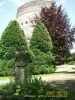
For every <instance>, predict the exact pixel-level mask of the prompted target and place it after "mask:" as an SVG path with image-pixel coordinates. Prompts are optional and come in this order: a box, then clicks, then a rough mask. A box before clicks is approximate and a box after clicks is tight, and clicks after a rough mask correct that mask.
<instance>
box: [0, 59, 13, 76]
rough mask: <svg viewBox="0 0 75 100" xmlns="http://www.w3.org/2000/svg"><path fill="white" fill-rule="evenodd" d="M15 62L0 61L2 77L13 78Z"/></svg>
mask: <svg viewBox="0 0 75 100" xmlns="http://www.w3.org/2000/svg"><path fill="white" fill-rule="evenodd" d="M13 65H14V62H13V61H12V60H0V76H11V75H13V74H14V72H13Z"/></svg>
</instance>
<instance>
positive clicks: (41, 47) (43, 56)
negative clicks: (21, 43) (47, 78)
mask: <svg viewBox="0 0 75 100" xmlns="http://www.w3.org/2000/svg"><path fill="white" fill-rule="evenodd" d="M30 50H32V52H33V53H34V55H35V59H34V61H33V62H32V63H33V64H31V66H33V67H34V70H33V73H34V74H40V73H48V72H47V68H46V67H47V66H49V67H51V65H54V57H53V56H52V53H51V52H52V41H51V38H50V36H49V33H48V31H47V29H46V27H45V26H44V25H43V24H42V23H40V22H39V21H37V23H36V26H35V28H34V31H33V35H32V37H31V40H30ZM45 65H47V66H45ZM42 66H43V67H42Z"/></svg>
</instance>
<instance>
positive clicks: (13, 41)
mask: <svg viewBox="0 0 75 100" xmlns="http://www.w3.org/2000/svg"><path fill="white" fill-rule="evenodd" d="M1 46H2V49H1V50H0V51H1V54H3V52H4V55H3V57H4V58H6V59H11V58H13V57H14V55H15V52H19V51H25V50H27V49H28V47H27V43H26V38H25V35H24V32H23V30H22V29H21V28H20V26H19V24H18V22H17V21H16V20H13V21H11V22H10V23H9V24H8V26H7V27H6V29H5V31H4V32H3V34H2V37H1ZM2 50H3V52H2ZM1 54H0V55H1ZM1 56H2V55H1Z"/></svg>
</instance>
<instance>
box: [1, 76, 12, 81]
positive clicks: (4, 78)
mask: <svg viewBox="0 0 75 100" xmlns="http://www.w3.org/2000/svg"><path fill="white" fill-rule="evenodd" d="M9 79H14V77H13V76H7V77H5V76H4V77H0V80H9Z"/></svg>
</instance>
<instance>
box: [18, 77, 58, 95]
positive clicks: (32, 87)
mask: <svg viewBox="0 0 75 100" xmlns="http://www.w3.org/2000/svg"><path fill="white" fill-rule="evenodd" d="M52 90H56V89H55V88H54V87H52V86H51V85H50V84H48V83H46V84H45V83H43V82H42V81H41V78H40V79H39V80H38V79H37V78H35V79H32V80H31V82H29V83H27V84H25V86H22V88H21V93H20V95H35V96H38V95H46V94H47V92H48V91H52Z"/></svg>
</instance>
